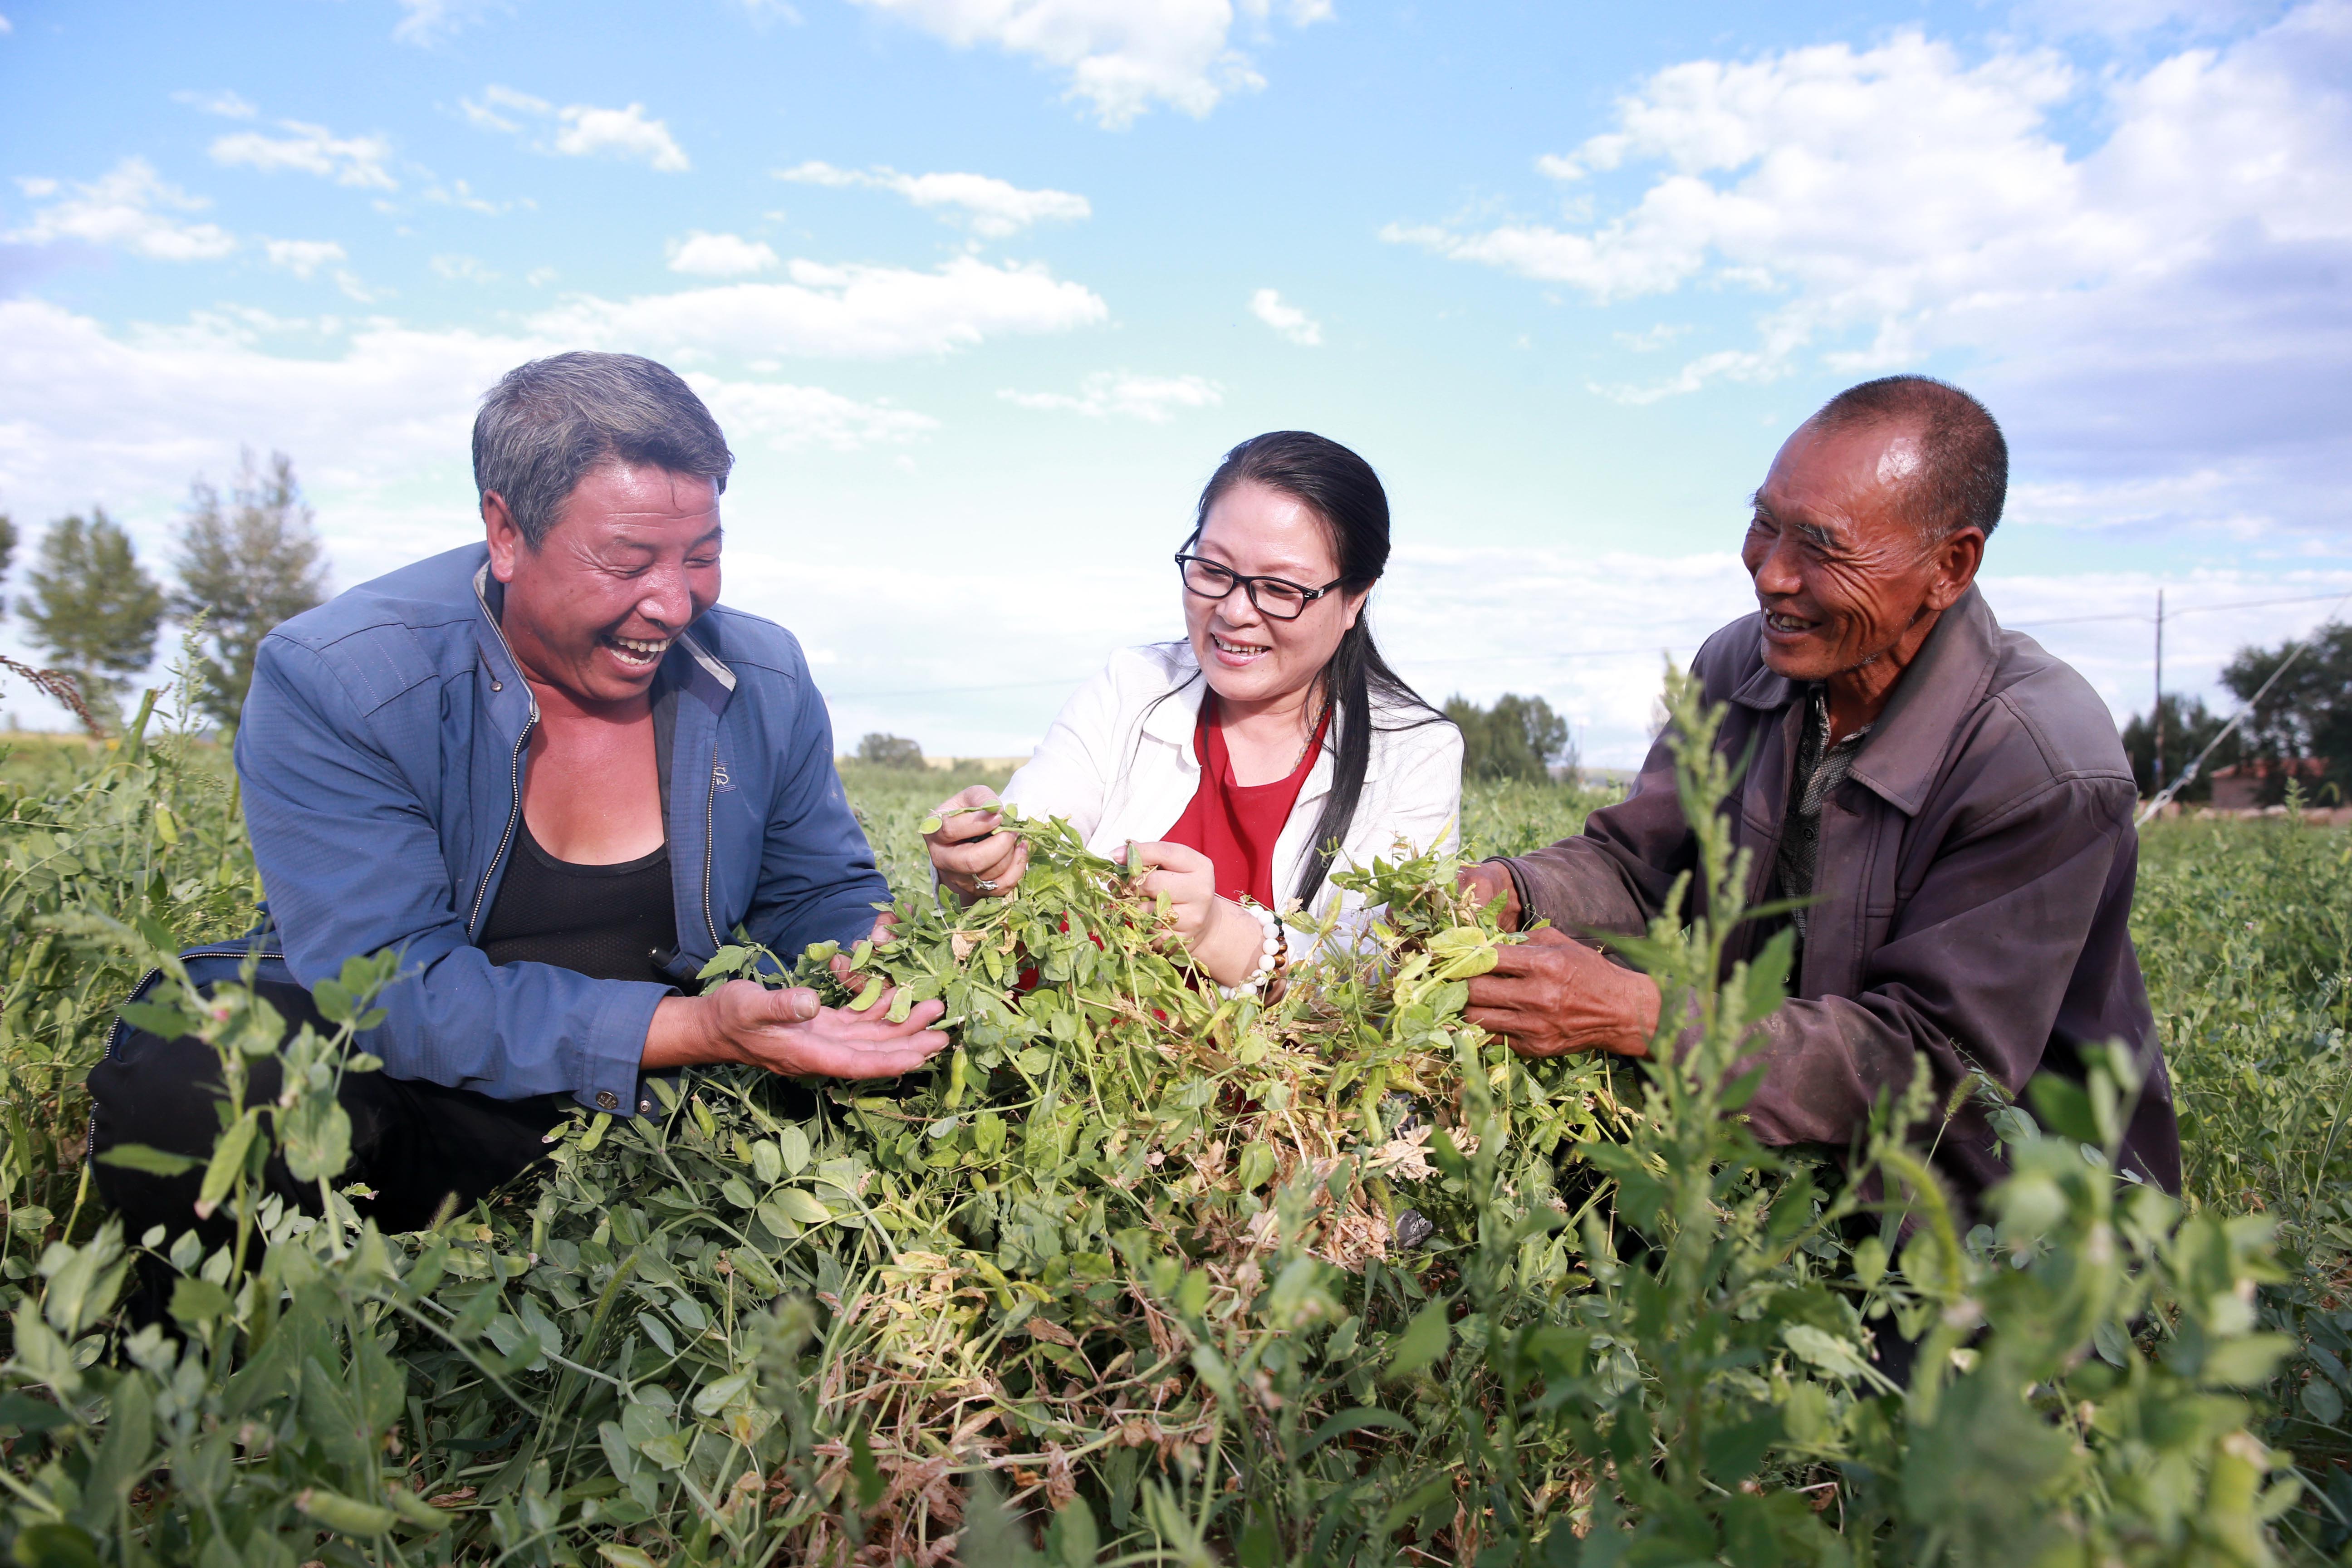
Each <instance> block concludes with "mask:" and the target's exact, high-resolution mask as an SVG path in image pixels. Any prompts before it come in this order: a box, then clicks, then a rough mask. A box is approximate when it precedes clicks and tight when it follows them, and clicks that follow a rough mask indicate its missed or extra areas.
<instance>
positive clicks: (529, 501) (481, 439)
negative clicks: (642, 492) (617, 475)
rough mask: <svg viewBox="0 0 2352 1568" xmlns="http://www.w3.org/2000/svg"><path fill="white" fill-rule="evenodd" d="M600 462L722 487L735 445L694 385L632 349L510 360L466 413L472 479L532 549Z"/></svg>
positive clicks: (723, 492) (536, 547) (722, 491)
mask: <svg viewBox="0 0 2352 1568" xmlns="http://www.w3.org/2000/svg"><path fill="white" fill-rule="evenodd" d="M607 463H630V464H636V463H649V464H651V465H652V466H653V467H655V468H665V469H667V470H668V471H669V472H671V473H674V474H691V475H693V476H694V477H696V478H697V479H709V480H710V481H711V482H712V483H713V484H715V485H717V486H718V487H719V493H720V494H722V495H723V494H725V493H726V490H727V474H728V471H729V470H730V469H731V468H734V466H735V454H734V453H732V452H730V451H729V450H728V449H727V437H725V436H723V435H721V434H720V433H719V421H717V420H716V419H713V418H712V417H711V416H710V410H709V409H708V408H706V407H704V406H703V404H702V399H700V398H699V397H697V396H696V395H694V389H693V388H692V387H690V386H688V385H687V384H686V383H685V382H683V381H681V380H679V379H678V376H677V372H676V371H673V370H671V369H670V368H669V367H668V366H667V365H663V364H656V363H654V362H653V361H652V360H649V359H644V358H641V357H639V356H638V355H636V354H607V353H584V352H575V353H562V354H554V355H551V356H550V357H548V358H546V359H536V360H533V361H531V362H530V363H529V364H519V365H517V366H515V368H514V369H512V370H510V371H509V372H507V373H506V374H504V375H502V376H500V377H499V384H497V385H496V386H494V387H492V388H490V390H489V392H488V394H487V395H484V397H483V398H482V411H481V412H480V413H479V414H478V415H476V416H474V488H475V489H478V490H479V491H480V492H481V494H482V497H483V499H484V500H488V498H489V497H490V496H491V495H492V494H496V495H497V496H498V497H499V499H500V500H503V501H505V502H506V505H507V510H508V512H509V514H511V515H512V516H513V518H514V521H515V526H516V527H517V528H520V530H522V536H523V539H524V540H525V541H526V542H528V543H529V544H530V547H531V548H532V549H533V550H536V549H538V548H539V546H540V542H541V541H542V540H544V539H545V538H546V537H547V531H548V530H549V529H551V528H552V527H554V526H555V519H556V516H557V514H558V513H560V512H561V511H562V510H563V503H564V502H565V501H566V500H570V499H571V496H572V490H573V489H575V488H576V487H577V486H578V485H579V483H580V481H581V479H583V478H585V477H586V476H587V474H588V472H589V470H591V469H592V468H600V467H602V466H603V465H604V464H607Z"/></svg>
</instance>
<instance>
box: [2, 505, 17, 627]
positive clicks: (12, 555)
mask: <svg viewBox="0 0 2352 1568" xmlns="http://www.w3.org/2000/svg"><path fill="white" fill-rule="evenodd" d="M15 560H16V520H15V519H13V518H11V517H10V516H9V515H8V514H7V513H6V512H5V511H0V580H5V578H6V577H7V575H8V567H9V564H10V563H12V562H14V561H15ZM7 618H8V601H7V600H6V599H4V598H0V620H5V619H7Z"/></svg>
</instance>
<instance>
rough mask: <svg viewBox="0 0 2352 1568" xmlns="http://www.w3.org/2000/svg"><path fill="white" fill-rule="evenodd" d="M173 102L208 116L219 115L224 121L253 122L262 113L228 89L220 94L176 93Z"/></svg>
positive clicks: (242, 97)
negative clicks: (201, 111)
mask: <svg viewBox="0 0 2352 1568" xmlns="http://www.w3.org/2000/svg"><path fill="white" fill-rule="evenodd" d="M172 101H173V102H174V103H184V104H186V105H187V106H188V107H189V108H191V109H195V110H203V111H204V112H205V113H206V114H217V115H219V116H220V117H221V118H222V119H224V120H251V119H252V118H253V117H254V116H256V115H257V114H259V113H260V112H261V110H258V109H257V108H255V107H254V106H253V105H252V104H251V103H249V102H248V101H247V100H246V99H245V97H244V96H243V95H242V94H240V93H237V92H235V91H232V90H230V89H226V88H224V89H221V90H220V91H218V92H175V93H173V95H172Z"/></svg>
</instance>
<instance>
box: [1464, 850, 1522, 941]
mask: <svg viewBox="0 0 2352 1568" xmlns="http://www.w3.org/2000/svg"><path fill="white" fill-rule="evenodd" d="M1454 886H1455V887H1456V888H1457V889H1460V890H1461V891H1463V892H1465V893H1468V894H1469V895H1471V896H1472V897H1473V898H1475V899H1476V900H1478V907H1479V908H1480V909H1485V908H1486V906H1487V905H1488V904H1491V903H1493V902H1494V901H1495V900H1496V899H1500V900H1503V907H1502V908H1501V909H1500V910H1497V911H1496V918H1497V923H1499V924H1500V925H1501V926H1502V928H1503V929H1504V930H1505V931H1517V930H1518V929H1519V889H1518V886H1517V883H1515V882H1513V881H1512V880H1511V873H1510V872H1509V871H1508V870H1507V869H1506V868H1503V867H1502V866H1500V865H1498V864H1496V862H1495V861H1492V860H1481V861H1479V862H1478V863H1477V864H1476V865H1475V866H1465V867H1463V868H1462V869H1461V870H1459V871H1457V872H1455V873H1454Z"/></svg>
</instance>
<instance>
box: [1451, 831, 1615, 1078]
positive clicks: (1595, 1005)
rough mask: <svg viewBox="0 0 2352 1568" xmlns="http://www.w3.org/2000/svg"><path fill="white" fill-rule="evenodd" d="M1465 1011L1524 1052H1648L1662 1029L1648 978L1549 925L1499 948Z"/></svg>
mask: <svg viewBox="0 0 2352 1568" xmlns="http://www.w3.org/2000/svg"><path fill="white" fill-rule="evenodd" d="M1468 869H1469V870H1476V869H1480V868H1476V867H1472V868H1468ZM1489 869H1493V870H1496V871H1499V870H1500V868H1499V867H1497V868H1489ZM1465 874H1466V873H1465ZM1462 1016H1464V1017H1465V1018H1467V1019H1468V1020H1469V1021H1470V1022H1472V1023H1474V1024H1475V1025H1477V1026H1479V1027H1480V1028H1482V1029H1484V1030H1486V1032H1487V1033H1488V1034H1491V1035H1500V1036H1502V1037H1504V1038H1505V1039H1507V1040H1508V1041H1509V1042H1510V1045H1511V1049H1513V1050H1515V1051H1517V1052H1518V1053H1519V1055H1521V1056H1523V1057H1557V1056H1562V1055H1565V1054H1566V1053H1568V1052H1570V1051H1591V1050H1601V1051H1612V1052H1614V1053H1616V1054H1617V1055H1619V1056H1625V1057H1640V1056H1647V1055H1648V1054H1649V1050H1650V1036H1651V1034H1652V1033H1653V1032H1654V1031H1655V1030H1656V1028H1657V1026H1658V988H1657V986H1656V985H1655V984H1654V983H1653V982H1652V981H1651V979H1650V977H1649V976H1648V975H1646V974H1639V973H1634V972H1633V970H1630V969H1620V968H1619V967H1618V966H1617V965H1615V964H1613V963H1610V962H1609V961H1608V960H1607V959H1606V958H1603V957H1602V956H1601V954H1600V953H1598V952H1594V951H1593V950H1592V949H1591V948H1589V947H1587V946H1585V945H1584V944H1583V943H1582V942H1577V941H1575V940H1574V939H1573V938H1570V937H1568V936H1564V935H1562V934H1561V933H1560V932H1559V931H1554V930H1552V929H1551V928H1550V927H1549V926H1545V927H1541V928H1538V930H1536V931H1530V932H1529V933H1528V940H1527V941H1526V942H1524V943H1521V944H1518V945H1516V946H1509V947H1505V948H1502V949H1500V950H1498V951H1497V952H1496V958H1495V967H1494V968H1493V969H1492V970H1490V971H1488V972H1487V973H1485V974H1480V975H1475V976H1474V977H1472V979H1471V981H1470V1005H1469V1006H1468V1007H1467V1008H1465V1010H1464V1011H1463V1015H1462Z"/></svg>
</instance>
